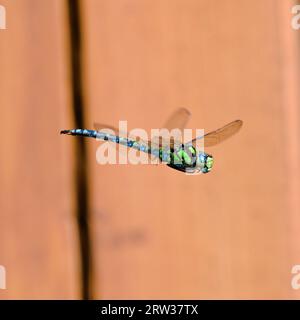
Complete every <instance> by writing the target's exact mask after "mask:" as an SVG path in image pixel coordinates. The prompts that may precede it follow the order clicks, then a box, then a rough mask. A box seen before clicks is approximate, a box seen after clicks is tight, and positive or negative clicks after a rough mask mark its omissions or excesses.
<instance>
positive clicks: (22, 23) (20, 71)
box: [0, 0, 80, 299]
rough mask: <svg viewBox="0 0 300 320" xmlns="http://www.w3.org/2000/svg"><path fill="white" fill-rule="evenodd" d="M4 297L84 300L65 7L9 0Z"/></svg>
mask: <svg viewBox="0 0 300 320" xmlns="http://www.w3.org/2000/svg"><path fill="white" fill-rule="evenodd" d="M1 4H2V5H4V6H5V8H6V11H7V29H6V30H1V33H0V70H1V71H0V106H1V111H0V114H1V116H0V117H1V123H2V138H1V148H0V153H1V156H0V161H1V162H0V175H1V183H0V195H1V200H0V217H1V218H0V219H1V232H0V264H1V265H3V266H4V267H5V268H6V273H7V289H6V290H0V299H4V298H10V299H12V298H15V299H22V298H23V299H30V298H34V299H45V298H48V299H54V298H76V297H79V286H80V284H79V280H80V278H79V276H78V274H79V273H78V260H77V236H76V234H75V230H74V227H75V226H74V221H75V220H74V217H73V213H74V207H73V206H74V204H73V198H72V192H71V190H72V185H71V182H72V176H71V174H72V158H71V142H67V141H62V140H61V139H60V135H59V131H60V129H61V128H62V127H63V126H65V125H69V126H70V125H71V108H70V107H69V103H70V102H69V99H70V97H69V91H70V88H69V79H68V70H67V68H66V62H67V54H66V53H67V45H66V43H67V39H66V26H67V24H66V15H65V6H64V3H63V1H60V0H54V1H53V0H52V1H38V0H23V1H1Z"/></svg>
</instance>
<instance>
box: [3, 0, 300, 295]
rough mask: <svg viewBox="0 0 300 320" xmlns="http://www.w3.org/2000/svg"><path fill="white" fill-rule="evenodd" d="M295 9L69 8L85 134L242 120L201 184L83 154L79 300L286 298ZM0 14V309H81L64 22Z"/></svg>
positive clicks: (32, 5)
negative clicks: (85, 279) (183, 116)
mask: <svg viewBox="0 0 300 320" xmlns="http://www.w3.org/2000/svg"><path fill="white" fill-rule="evenodd" d="M295 3H296V2H295V1H291V0H253V1H250V2H249V1H246V0H224V1H217V0H114V1H109V0H82V1H81V2H80V15H81V21H82V25H81V27H82V41H83V43H82V45H83V65H82V70H83V89H84V101H85V104H84V110H83V111H84V115H85V118H86V125H87V127H88V128H90V129H93V122H94V121H99V122H103V123H109V124H112V125H117V124H118V121H119V120H127V121H128V123H129V127H130V128H144V129H147V130H150V129H151V128H157V127H159V126H161V125H162V124H163V122H164V120H165V119H167V117H168V116H169V115H170V114H171V113H172V112H173V111H174V110H175V109H176V108H178V107H187V108H188V109H189V110H190V111H191V113H192V119H191V122H190V123H189V127H190V128H204V129H205V130H206V131H207V132H208V131H210V130H213V129H216V128H218V127H221V126H222V125H224V124H226V123H228V122H230V121H232V120H235V119H242V120H243V121H244V126H243V128H242V130H241V131H240V132H239V134H238V135H236V136H235V137H233V138H232V139H230V140H228V141H226V142H224V144H222V145H219V146H217V147H215V148H211V149H209V153H211V154H213V156H214V158H215V165H214V168H213V170H212V172H211V173H209V174H207V175H200V176H187V175H185V174H182V173H180V172H177V171H175V170H172V169H170V168H168V167H167V166H151V165H149V166H146V165H138V166H136V165H105V166H101V165H99V164H97V162H96V156H95V155H96V150H97V147H98V146H99V142H98V141H95V140H92V139H87V140H85V142H86V144H87V148H88V164H89V166H88V171H87V174H88V176H87V177H86V179H87V182H88V186H89V189H88V199H89V202H88V209H89V221H88V227H89V231H90V235H91V245H92V257H91V261H92V263H93V268H92V274H90V282H91V283H90V285H91V287H90V291H91V292H90V297H91V298H99V299H102V298H106V299H108V298H117V299H132V298H138V299H144V298H157V299H161V298H170V299H172V298H182V299H186V298H193V299H213V298H215V299H231V298H238V299H241V298H246V299H249V298H256V299H263V298H268V299H275V298H276V299H288V298H290V299H296V298H300V290H294V289H293V288H292V286H291V280H292V277H293V275H292V274H291V270H292V267H293V266H294V265H297V264H300V244H299V234H300V218H299V212H300V211H299V206H300V205H299V199H298V196H299V191H300V183H299V181H300V180H299V179H300V170H299V160H300V158H299V102H300V98H299V90H298V86H299V70H300V69H299V61H300V60H299V58H300V55H299V48H300V46H299V44H300V43H299V35H300V30H298V31H297V30H294V29H293V28H292V27H291V19H292V16H293V15H292V13H291V9H292V6H293V5H294V4H295ZM0 4H1V5H3V6H4V7H5V8H6V13H7V29H6V30H0V108H1V109H0V110H1V111H0V115H1V120H2V121H1V127H2V128H1V148H0V153H1V156H0V161H1V162H0V177H1V183H0V219H1V231H0V265H3V266H4V267H5V268H6V277H7V279H6V282H7V289H6V290H0V299H13V298H15V299H22V298H23V299H31V298H32V299H46V298H48V299H55V298H57V299H71V298H75V299H77V298H81V296H82V292H81V290H82V283H81V281H82V279H81V277H80V272H81V271H80V270H81V263H80V250H79V240H78V228H77V220H76V214H75V212H76V210H77V206H78V196H79V197H80V195H78V194H76V192H75V191H74V190H75V188H74V172H75V170H76V168H74V166H75V165H76V164H75V161H74V160H75V159H74V146H75V143H76V141H75V140H76V139H75V138H70V137H66V136H60V135H59V131H60V130H61V129H69V128H73V127H74V120H73V119H74V115H73V108H72V94H71V88H72V86H71V77H70V44H69V42H70V39H69V31H70V30H69V23H68V12H67V11H68V7H67V4H66V1H64V0H43V1H38V0H22V1H8V0H1V1H0ZM77 156H78V157H80V156H81V154H77ZM79 200H80V198H79Z"/></svg>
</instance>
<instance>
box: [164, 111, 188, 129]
mask: <svg viewBox="0 0 300 320" xmlns="http://www.w3.org/2000/svg"><path fill="white" fill-rule="evenodd" d="M190 117H191V113H190V111H189V110H188V109H186V108H179V109H177V110H176V111H175V112H173V113H172V115H171V116H170V118H169V119H168V120H167V121H166V123H165V125H164V128H166V129H168V130H170V131H171V130H172V129H180V130H183V129H184V128H185V126H186V124H187V123H188V121H189V119H190Z"/></svg>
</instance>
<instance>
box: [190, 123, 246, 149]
mask: <svg viewBox="0 0 300 320" xmlns="http://www.w3.org/2000/svg"><path fill="white" fill-rule="evenodd" d="M242 125H243V121H242V120H235V121H233V122H230V123H228V124H226V125H225V126H224V127H222V128H219V129H217V130H215V131H211V132H209V133H207V134H205V135H204V136H201V137H197V138H195V139H193V140H192V143H193V145H194V144H195V143H196V142H197V140H199V139H204V146H205V147H212V146H215V145H217V144H219V143H221V142H223V141H225V140H226V139H228V138H230V137H231V136H233V135H234V134H236V133H237V132H238V131H239V130H240V129H241V127H242Z"/></svg>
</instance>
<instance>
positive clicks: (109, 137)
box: [60, 129, 150, 153]
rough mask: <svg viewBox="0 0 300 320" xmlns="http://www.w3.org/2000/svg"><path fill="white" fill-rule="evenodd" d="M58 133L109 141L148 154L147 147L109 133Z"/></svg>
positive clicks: (86, 130)
mask: <svg viewBox="0 0 300 320" xmlns="http://www.w3.org/2000/svg"><path fill="white" fill-rule="evenodd" d="M60 133H61V134H68V135H72V136H82V137H88V138H95V139H100V140H104V141H111V142H115V143H118V144H121V145H123V146H126V147H129V148H134V149H136V150H138V151H142V152H146V153H149V152H150V149H149V148H148V146H146V145H144V144H141V143H139V142H137V141H135V140H132V139H128V138H125V137H119V136H116V135H113V134H110V133H105V132H102V131H97V130H88V129H71V130H62V131H61V132H60Z"/></svg>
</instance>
